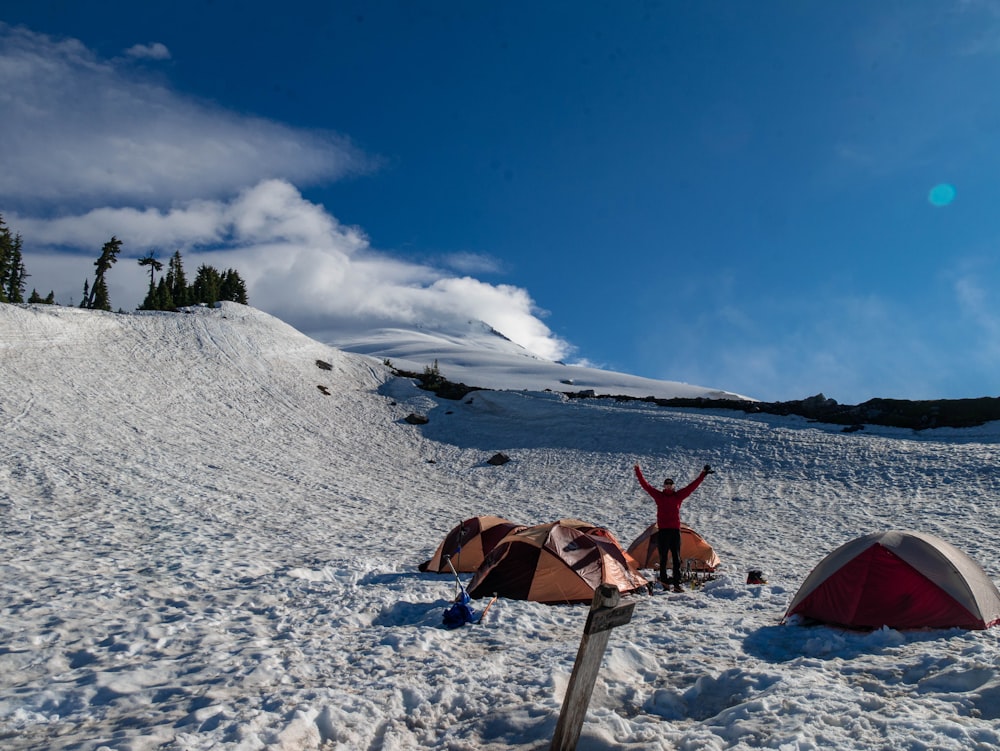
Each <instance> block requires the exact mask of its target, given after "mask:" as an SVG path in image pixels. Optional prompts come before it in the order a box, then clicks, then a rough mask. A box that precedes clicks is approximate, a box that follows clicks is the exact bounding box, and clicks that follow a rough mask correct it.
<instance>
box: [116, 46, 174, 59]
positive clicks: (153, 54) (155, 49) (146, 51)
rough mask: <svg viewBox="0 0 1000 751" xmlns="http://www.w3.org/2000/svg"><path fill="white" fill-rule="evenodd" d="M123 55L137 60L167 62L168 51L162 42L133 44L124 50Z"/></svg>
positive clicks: (168, 57)
mask: <svg viewBox="0 0 1000 751" xmlns="http://www.w3.org/2000/svg"><path fill="white" fill-rule="evenodd" d="M125 55H126V57H132V58H136V59H139V60H169V59H170V50H168V49H167V45H165V44H163V43H162V42H153V43H152V44H134V45H132V46H131V47H129V48H128V49H127V50H125Z"/></svg>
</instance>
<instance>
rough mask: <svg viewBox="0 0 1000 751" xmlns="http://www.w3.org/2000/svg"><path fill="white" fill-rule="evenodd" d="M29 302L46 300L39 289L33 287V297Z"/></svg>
mask: <svg viewBox="0 0 1000 751" xmlns="http://www.w3.org/2000/svg"><path fill="white" fill-rule="evenodd" d="M28 302H29V303H41V302H44V300H42V296H41V295H40V294H38V290H37V289H32V290H31V297H29V298H28Z"/></svg>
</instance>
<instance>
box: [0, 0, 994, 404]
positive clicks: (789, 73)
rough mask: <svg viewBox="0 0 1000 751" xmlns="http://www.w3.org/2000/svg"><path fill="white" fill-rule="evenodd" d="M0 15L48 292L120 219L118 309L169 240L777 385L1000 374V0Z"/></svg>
mask: <svg viewBox="0 0 1000 751" xmlns="http://www.w3.org/2000/svg"><path fill="white" fill-rule="evenodd" d="M0 21H2V22H3V24H4V25H3V26H2V27H0V100H2V101H4V110H5V112H6V113H7V116H5V117H4V118H2V122H0V143H2V144H3V145H2V146H0V149H3V152H4V154H3V162H4V163H5V169H4V170H3V174H2V175H0V213H2V214H3V216H4V218H5V220H6V221H7V223H8V224H9V225H10V226H11V227H12V229H13V230H14V231H16V232H19V233H20V234H21V235H22V237H23V239H24V244H25V250H26V256H25V260H26V263H27V266H28V271H29V273H31V274H32V275H33V276H32V278H31V279H29V281H28V284H29V288H30V287H31V286H37V287H38V289H39V291H40V292H42V294H45V293H47V291H48V290H49V289H55V290H56V292H57V300H59V301H60V302H64V303H69V304H73V303H75V302H78V300H79V297H80V295H81V293H82V284H83V279H84V278H85V276H86V275H87V273H88V272H89V271H92V262H93V258H96V255H97V254H98V253H99V250H100V246H101V245H102V244H103V242H104V241H106V240H107V239H108V238H109V237H110V235H111V234H115V235H117V236H118V237H119V238H121V239H123V241H124V242H125V247H124V251H123V257H124V256H128V257H129V261H130V262H128V263H124V262H121V261H120V262H119V264H118V265H117V266H116V267H115V268H114V269H113V271H112V272H111V275H110V277H109V278H110V280H111V281H112V285H111V293H112V302H113V303H114V304H115V305H116V306H122V307H126V308H127V307H130V306H133V305H135V304H137V303H138V301H139V300H140V299H141V297H142V295H143V293H144V288H143V286H142V281H141V280H142V278H143V274H144V273H145V270H144V269H141V268H140V267H138V265H137V264H135V263H132V262H131V260H130V259H134V258H138V257H140V256H142V255H145V254H146V253H147V252H148V251H149V250H154V251H155V252H156V253H157V255H158V256H160V257H161V258H166V257H167V256H169V255H170V254H172V252H173V251H174V250H175V249H180V250H181V251H182V253H183V254H184V258H185V260H186V264H187V267H188V269H189V271H193V269H194V268H196V265H197V264H198V263H201V262H205V263H212V264H213V265H216V266H217V267H220V268H226V267H233V268H236V269H238V270H239V271H240V273H241V275H243V276H244V278H246V279H247V280H248V286H249V288H250V298H251V300H250V301H251V304H254V305H255V306H256V307H260V308H261V309H264V310H267V311H268V312H272V313H274V314H275V315H278V316H279V317H282V318H283V319H284V320H287V321H288V322H290V323H292V324H293V325H296V326H297V327H298V328H300V329H302V330H305V331H307V332H309V331H311V330H321V329H329V328H331V327H332V326H340V327H344V328H346V327H350V326H354V327H364V326H368V325H385V324H388V323H391V322H403V323H420V324H423V325H435V324H436V323H442V325H443V324H444V322H446V321H447V320H449V319H450V318H454V319H459V318H463V317H466V318H472V317H478V318H482V319H484V320H486V321H487V322H488V323H490V324H491V325H493V326H494V327H495V328H497V329H499V330H501V331H503V332H504V333H506V334H507V335H508V336H509V337H510V338H512V339H514V340H515V341H518V342H519V343H521V344H523V345H525V346H527V347H529V348H530V349H532V350H533V351H535V352H537V353H539V354H542V355H544V356H547V357H551V358H553V359H564V360H566V361H567V362H578V361H580V362H586V363H588V364H591V365H596V366H599V367H605V368H608V369H613V370H620V371H624V372H629V373H634V374H636V375H643V376H647V377H652V378H661V379H668V380H679V381H687V382H690V383H695V384H699V385H704V386H709V387H716V388H723V389H727V390H730V391H735V392H738V393H742V394H747V395H749V396H754V397H757V398H761V399H774V400H785V399H795V398H802V397H805V396H810V395H812V394H816V393H818V392H822V393H824V394H825V395H826V396H828V397H832V398H834V399H837V400H838V401H840V402H843V403H856V402H860V401H864V400H866V399H869V398H872V397H892V398H910V399H923V398H964V397H978V396H995V395H998V393H1000V388H998V387H997V380H998V376H997V374H998V373H1000V302H998V299H997V290H998V288H1000V285H998V282H1000V254H998V252H997V249H998V241H1000V211H998V208H1000V98H998V97H997V96H996V86H997V82H998V81H1000V3H997V2H992V1H986V0H982V1H978V0H964V1H958V0H956V1H954V2H893V3H869V2H860V1H859V2H846V3H820V2H804V1H800V0H795V1H794V2H793V1H792V0H788V1H787V2H773V3H764V4H761V3H746V2H737V1H736V0H733V1H731V2H713V3H702V2H642V3H640V2H636V3H619V4H614V5H612V4H606V3H590V2H551V3H533V2H504V3H492V4H487V3H468V2H433V3H431V2H411V3H403V2H399V3H390V2H372V3H367V2H366V3H360V2H359V3H352V2H332V3H330V2H322V3H320V2H311V3H307V2H294V1H290V2H287V3H284V4H281V5H280V6H275V5H274V4H270V3H267V4H265V3H257V2H229V1H227V0H214V1H206V2H183V1H181V2H171V3H165V2H145V3H135V2H134V1H132V2H119V0H110V1H107V2H101V3H85V2H81V3H65V2H55V1H46V0H30V1H24V2H22V0H7V2H5V3H4V8H3V10H2V11H0ZM941 185H948V186H952V188H953V190H954V194H953V198H952V200H950V201H942V200H940V198H939V196H941V195H944V196H945V198H946V199H947V197H948V195H949V194H947V193H945V194H942V193H941V192H940V189H939V191H938V193H935V194H934V196H935V197H936V198H935V200H936V201H937V204H939V205H936V204H935V202H934V201H932V191H934V189H935V188H936V187H937V186H941ZM116 284H117V285H118V286H117V287H116V286H115V285H116ZM133 298H135V299H133ZM331 322H332V323H331Z"/></svg>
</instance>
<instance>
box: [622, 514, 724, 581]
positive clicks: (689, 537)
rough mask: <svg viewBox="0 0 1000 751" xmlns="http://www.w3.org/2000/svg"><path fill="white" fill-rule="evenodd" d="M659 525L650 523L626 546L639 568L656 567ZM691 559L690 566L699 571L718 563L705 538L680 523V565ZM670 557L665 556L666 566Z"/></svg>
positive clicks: (719, 563)
mask: <svg viewBox="0 0 1000 751" xmlns="http://www.w3.org/2000/svg"><path fill="white" fill-rule="evenodd" d="M659 529H660V528H659V527H657V526H656V524H655V523H653V524H650V525H649V526H648V527H646V529H645V530H643V532H642V534H640V535H639V536H638V537H636V538H635V540H634V541H633V542H632V544H631V545H629V546H628V553H629V555H631V556H632V557H633V558H635V560H636V561H638V563H639V568H658V567H659V565H660V553H659V551H658V550H657V549H656V533H657V532H658V531H659ZM688 561H691V566H692V568H694V569H697V570H699V571H715V569H717V568H718V567H719V566H720V565H721V561H720V560H719V556H718V555H716V554H715V550H714V548H712V546H711V545H709V544H708V543H707V542H706V541H705V538H704V537H702V536H701V535H699V534H698V533H697V532H695V531H694V530H693V529H691V527H689V526H688V525H686V524H683V523H682V524H681V565H682V566H683V565H684V564H685V563H687V562H688ZM669 566H670V558H667V567H668V568H669Z"/></svg>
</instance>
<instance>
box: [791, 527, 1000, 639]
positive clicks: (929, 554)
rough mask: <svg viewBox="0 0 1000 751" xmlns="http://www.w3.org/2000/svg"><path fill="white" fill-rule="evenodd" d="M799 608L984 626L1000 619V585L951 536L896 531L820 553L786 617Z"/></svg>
mask: <svg viewBox="0 0 1000 751" xmlns="http://www.w3.org/2000/svg"><path fill="white" fill-rule="evenodd" d="M794 615H798V616H800V617H802V618H804V619H807V620H809V621H819V622H822V623H829V624H834V625H840V626H846V627H847V628H856V629H875V628H881V627H882V626H888V627H889V628H894V629H913V628H954V627H957V628H967V629H985V628H989V627H990V626H993V625H995V624H997V623H1000V592H998V591H997V588H996V585H994V584H993V582H992V581H991V580H990V578H989V577H988V576H987V575H986V573H985V572H984V571H983V569H982V568H980V566H979V564H977V563H976V562H975V561H974V560H973V559H972V558H970V557H969V556H968V555H966V554H965V553H963V552H962V551H961V550H959V549H958V548H956V547H954V546H953V545H951V544H950V543H948V542H945V541H944V540H942V539H940V538H939V537H935V536H934V535H931V534H926V533H921V532H911V531H895V530H893V531H888V532H879V533H874V534H869V535H865V536H863V537H859V538H857V539H855V540H852V541H850V542H848V543H845V544H844V545H841V546H840V547H839V548H837V549H836V550H834V551H833V552H832V553H830V554H829V555H827V556H826V557H825V558H824V559H823V560H821V561H820V562H819V563H818V564H817V565H816V567H815V568H814V569H813V570H812V573H810V574H809V576H807V577H806V580H805V581H804V582H803V583H802V586H801V587H800V588H799V591H798V593H797V594H796V595H795V597H794V598H793V599H792V602H791V605H789V607H788V611H787V612H786V613H785V619H786V620H787V619H788V618H789V617H791V616H794Z"/></svg>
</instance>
